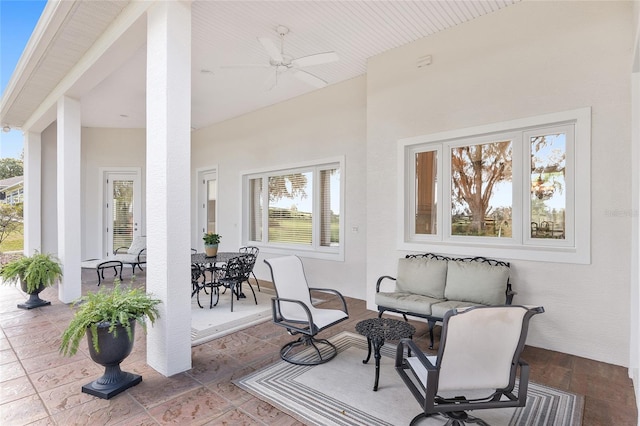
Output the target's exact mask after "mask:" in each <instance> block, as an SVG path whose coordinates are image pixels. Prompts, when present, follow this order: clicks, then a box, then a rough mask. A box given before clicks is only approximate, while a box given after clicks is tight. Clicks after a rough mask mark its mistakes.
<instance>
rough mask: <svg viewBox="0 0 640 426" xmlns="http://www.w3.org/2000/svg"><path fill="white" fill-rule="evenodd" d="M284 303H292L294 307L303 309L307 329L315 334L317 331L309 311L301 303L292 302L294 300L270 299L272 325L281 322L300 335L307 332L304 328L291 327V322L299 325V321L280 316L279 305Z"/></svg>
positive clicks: (298, 301) (297, 301)
mask: <svg viewBox="0 0 640 426" xmlns="http://www.w3.org/2000/svg"><path fill="white" fill-rule="evenodd" d="M282 302H285V303H294V304H296V305H299V306H300V307H302V309H304V311H305V313H306V315H307V322H308V327H309V331H313V332H314V333H315V332H317V330H315V329H314V328H315V326H314V325H313V317H312V316H311V311H310V310H309V307H307V305H305V304H304V303H303V302H301V301H300V300H294V299H284V298H281V297H272V298H271V308H272V309H271V312H272V314H273V322H274V323H276V324H277V323H282V322H286V323H287V328H291V329H292V330H296V331H298V332H300V333H306V332H307V330H306V329H304V328H301V327H299V326H295V325H291V322H297V323H298V324H300V323H301V321H299V320H291V319H288V318H285V317H284V315H282V311H281V310H280V303H282Z"/></svg>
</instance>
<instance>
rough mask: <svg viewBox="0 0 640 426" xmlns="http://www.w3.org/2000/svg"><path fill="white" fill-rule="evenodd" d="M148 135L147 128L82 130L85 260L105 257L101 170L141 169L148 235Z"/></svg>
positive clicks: (83, 252) (142, 223)
mask: <svg viewBox="0 0 640 426" xmlns="http://www.w3.org/2000/svg"><path fill="white" fill-rule="evenodd" d="M145 137H146V132H145V130H144V129H105V128H86V127H84V128H82V193H83V199H82V208H83V214H82V241H83V244H82V258H83V259H94V258H98V259H100V258H102V257H104V254H103V253H102V247H103V246H102V223H101V218H102V215H101V211H100V209H101V208H102V207H103V205H104V200H101V199H100V198H101V197H100V196H101V195H103V192H102V188H101V187H102V184H103V182H102V176H101V175H100V169H101V168H119V167H138V168H140V170H141V193H142V197H141V198H142V200H140V202H141V203H142V206H141V207H142V222H141V223H139V224H138V225H139V227H140V231H141V233H142V234H141V235H145V217H146V214H145V211H146V209H145V205H146V204H145V200H146V197H145V195H144V194H145V188H146V185H145V176H146V173H145V169H146V140H145Z"/></svg>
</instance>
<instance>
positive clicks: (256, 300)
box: [240, 280, 260, 305]
mask: <svg viewBox="0 0 640 426" xmlns="http://www.w3.org/2000/svg"><path fill="white" fill-rule="evenodd" d="M247 284H249V288H250V289H251V293H253V301H254V302H256V305H257V304H258V298H257V297H256V292H255V291H253V286H252V285H251V283H250V282H249V280H247ZM240 285H242V283H240ZM258 291H260V289H259V288H258Z"/></svg>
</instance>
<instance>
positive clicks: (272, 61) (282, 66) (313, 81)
mask: <svg viewBox="0 0 640 426" xmlns="http://www.w3.org/2000/svg"><path fill="white" fill-rule="evenodd" d="M276 32H277V33H278V35H279V37H280V47H278V46H277V44H276V42H274V41H273V40H272V39H270V38H268V37H258V41H259V42H260V44H262V47H264V49H265V51H266V52H267V54H268V55H269V63H268V64H244V65H243V64H240V65H226V66H224V65H223V66H222V68H245V67H246V68H256V67H259V68H262V67H264V68H269V67H271V68H274V70H275V72H274V73H272V74H270V75H269V81H273V80H274V77H275V81H274V82H273V83H270V84H269V87H268V90H270V89H272V88H273V87H275V86H277V85H278V79H279V77H280V75H282V74H284V73H290V74H292V75H293V76H294V77H296V78H297V79H298V80H300V81H303V82H305V83H307V84H310V85H312V86H314V87H317V88H322V87H325V86H326V85H327V84H328V83H327V82H326V81H324V80H323V79H321V78H320V77H317V76H315V75H313V74H311V73H309V72H307V71H303V70H301V69H300V68H304V67H309V66H312V65H321V64H326V63H329V62H335V61H337V60H339V57H338V54H337V53H336V52H323V53H316V54H313V55H308V56H302V57H300V58H293V57H291V56H289V55H287V54H285V53H284V38H285V36H286V35H287V34H288V33H289V28H287V27H285V26H284V25H278V26H277V27H276Z"/></svg>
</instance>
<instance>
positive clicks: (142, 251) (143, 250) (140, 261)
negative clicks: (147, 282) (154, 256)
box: [138, 247, 147, 263]
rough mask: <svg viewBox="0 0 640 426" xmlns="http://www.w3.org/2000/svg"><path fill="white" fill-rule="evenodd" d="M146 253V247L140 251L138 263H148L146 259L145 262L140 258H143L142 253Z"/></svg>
mask: <svg viewBox="0 0 640 426" xmlns="http://www.w3.org/2000/svg"><path fill="white" fill-rule="evenodd" d="M146 251H147V249H146V247H145V248H143V249H142V250H140V251H139V252H138V263H147V260H146V259H145V260H140V256H142V253H144V252H146Z"/></svg>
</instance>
